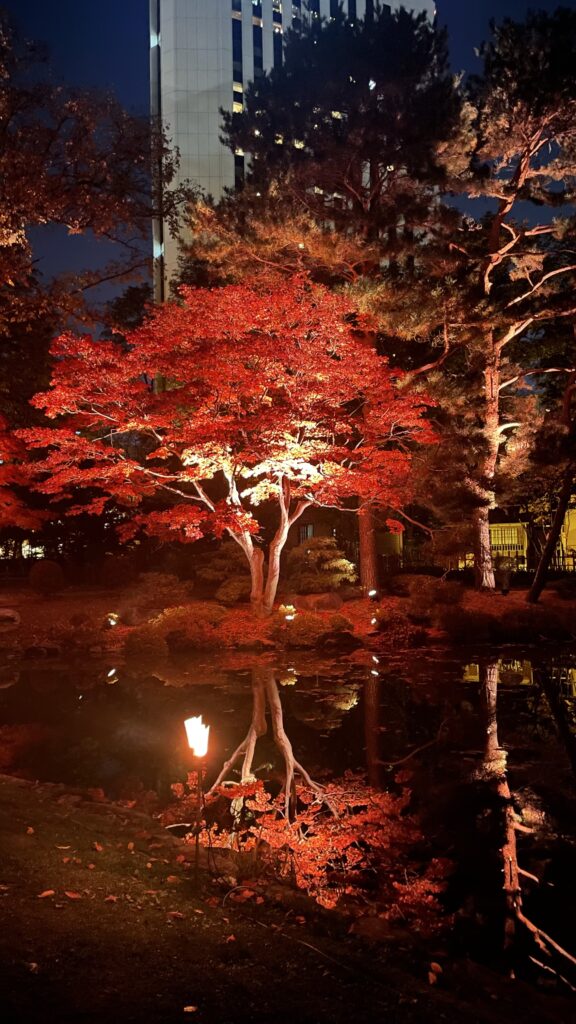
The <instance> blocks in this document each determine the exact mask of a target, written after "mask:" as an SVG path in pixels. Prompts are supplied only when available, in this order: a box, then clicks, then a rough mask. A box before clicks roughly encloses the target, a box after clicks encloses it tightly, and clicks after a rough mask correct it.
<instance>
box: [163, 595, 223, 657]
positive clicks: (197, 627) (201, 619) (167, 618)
mask: <svg viewBox="0 0 576 1024" xmlns="http://www.w3.org/2000/svg"><path fill="white" fill-rule="evenodd" d="M225 618H226V611H225V610H224V608H221V607H220V605H217V604H213V603H212V602H210V601H198V602H195V603H194V604H193V605H185V606H183V607H177V608H167V609H166V611H164V612H162V614H161V615H158V616H157V617H156V618H155V619H152V621H151V622H149V623H148V624H147V626H146V629H148V630H150V631H151V633H153V634H154V635H156V636H159V637H162V638H163V639H164V640H165V641H166V643H167V644H168V647H169V648H170V650H171V651H186V650H189V649H190V648H197V647H200V648H201V647H217V646H219V644H220V640H219V634H218V628H219V626H221V625H222V623H223V622H224V620H225Z"/></svg>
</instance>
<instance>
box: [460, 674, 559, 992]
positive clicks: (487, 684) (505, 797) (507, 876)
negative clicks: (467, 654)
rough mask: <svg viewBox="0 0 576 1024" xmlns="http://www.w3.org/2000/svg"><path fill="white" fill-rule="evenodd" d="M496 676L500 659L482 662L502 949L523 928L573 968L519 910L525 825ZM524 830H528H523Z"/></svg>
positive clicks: (545, 951) (486, 774)
mask: <svg viewBox="0 0 576 1024" xmlns="http://www.w3.org/2000/svg"><path fill="white" fill-rule="evenodd" d="M498 678H499V662H498V661H497V660H495V659H491V660H487V661H485V662H484V663H482V664H481V666H480V699H481V706H482V713H483V728H484V749H483V756H482V769H481V774H482V779H483V781H484V782H486V783H488V785H489V786H490V788H491V789H492V791H493V792H494V793H495V795H496V797H497V812H499V816H500V822H499V824H500V828H499V829H498V834H499V849H498V854H499V861H500V871H501V877H502V896H503V903H504V937H503V945H504V951H505V953H506V954H508V955H510V954H512V951H513V949H514V947H515V943H516V939H517V937H518V935H517V933H518V931H519V930H522V931H523V933H524V934H525V933H526V932H527V933H528V936H529V937H530V939H531V940H532V941H533V943H534V944H535V946H536V947H537V949H538V951H539V954H540V955H544V956H545V957H547V958H552V961H553V960H554V958H556V959H558V958H560V960H561V961H563V962H564V964H565V963H566V962H568V963H569V964H570V966H571V969H572V971H573V969H574V967H576V959H575V958H574V957H573V956H572V955H571V954H570V953H568V952H567V951H566V950H565V949H563V948H562V946H560V945H559V944H558V943H557V942H556V941H555V940H554V939H553V938H552V937H551V936H549V935H548V934H547V933H546V932H544V931H543V930H542V929H540V928H538V927H537V926H536V925H535V924H534V923H533V922H532V921H530V920H529V919H528V918H527V917H526V915H525V914H524V911H523V909H522V889H521V885H520V877H521V875H526V874H527V872H525V871H523V870H522V868H521V867H519V864H518V848H517V842H516V835H517V831H518V830H520V829H522V830H524V826H522V825H521V824H520V823H519V821H518V818H517V815H516V813H515V811H514V802H513V796H512V792H511V790H510V785H509V781H508V774H507V753H506V751H505V750H504V748H502V747H501V746H500V744H499V741H498V720H497V701H498ZM526 831H530V830H529V829H526ZM530 959H531V960H532V961H533V962H534V963H536V964H538V966H541V967H544V969H545V970H547V971H552V973H554V974H557V975H558V976H559V977H560V978H562V980H563V981H565V982H566V983H567V984H568V985H569V986H570V987H571V988H573V986H572V984H571V983H570V982H569V981H568V980H567V979H566V978H565V977H564V976H563V975H562V974H560V973H559V971H557V970H555V969H554V967H553V966H551V965H550V963H546V964H542V963H541V961H540V960H538V959H537V958H536V957H535V956H530ZM575 991H576V989H575Z"/></svg>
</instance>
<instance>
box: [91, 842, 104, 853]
mask: <svg viewBox="0 0 576 1024" xmlns="http://www.w3.org/2000/svg"><path fill="white" fill-rule="evenodd" d="M92 846H93V847H94V849H95V850H96V852H97V853H102V850H103V849H104V847H103V846H102V843H96V842H95V843H92Z"/></svg>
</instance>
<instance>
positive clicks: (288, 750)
mask: <svg viewBox="0 0 576 1024" xmlns="http://www.w3.org/2000/svg"><path fill="white" fill-rule="evenodd" d="M252 696H253V703H252V720H251V722H250V728H249V729H248V732H247V734H246V736H245V737H244V739H243V740H242V742H241V743H239V744H238V746H237V747H236V750H235V751H234V753H233V754H232V756H231V757H230V758H229V759H228V761H226V762H225V764H224V767H223V768H222V771H221V772H220V774H219V775H218V778H217V779H216V781H215V783H214V785H213V786H212V787H211V789H210V791H209V793H208V796H211V795H212V794H213V793H215V792H216V790H217V789H218V787H219V786H220V783H221V782H223V781H224V780H225V779H226V776H227V775H228V773H229V772H230V771H231V770H232V768H233V767H234V765H235V764H236V762H237V761H238V760H239V758H240V757H242V755H244V759H243V761H242V770H241V775H240V783H241V785H242V786H245V785H246V784H247V783H252V782H254V781H255V779H256V777H255V775H254V774H253V771H252V765H253V761H254V751H255V749H256V742H257V740H258V738H259V737H260V736H264V734H265V733H266V730H267V724H266V704H268V708H269V711H270V721H271V724H272V734H273V736H274V742H275V743H276V746H277V747H278V749H279V750H280V752H281V754H282V757H283V759H284V768H285V775H284V790H283V793H284V815H285V817H286V819H289V818H290V817H291V816H293V812H294V807H295V803H296V782H295V775H296V772H298V774H299V775H300V776H301V777H302V779H303V780H304V782H305V783H306V785H307V786H308V787H309V788H310V789H311V790H312V792H313V794H314V796H315V798H316V800H318V801H320V802H322V800H327V798H326V796H325V787H324V786H322V785H321V784H320V783H318V782H314V781H313V779H311V778H310V775H309V774H308V772H307V771H306V769H305V768H303V767H302V765H301V764H300V762H299V761H297V760H296V758H295V757H294V750H293V748H292V744H291V742H290V740H289V738H288V736H287V734H286V730H285V728H284V715H283V713H282V704H281V702H280V694H279V693H278V686H277V683H276V680H275V678H274V671H273V669H271V668H262V667H259V668H254V669H253V670H252Z"/></svg>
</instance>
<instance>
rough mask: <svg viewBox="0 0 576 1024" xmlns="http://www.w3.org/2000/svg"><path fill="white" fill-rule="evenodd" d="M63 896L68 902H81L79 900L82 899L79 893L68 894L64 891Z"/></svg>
mask: <svg viewBox="0 0 576 1024" xmlns="http://www.w3.org/2000/svg"><path fill="white" fill-rule="evenodd" d="M64 895H65V896H67V897H68V899H69V900H81V899H83V898H84V897H83V896H82V895H81V893H79V892H68V891H67V890H66V889H65V890H64Z"/></svg>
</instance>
